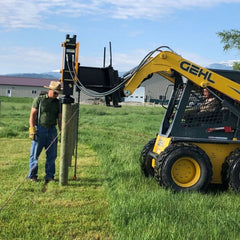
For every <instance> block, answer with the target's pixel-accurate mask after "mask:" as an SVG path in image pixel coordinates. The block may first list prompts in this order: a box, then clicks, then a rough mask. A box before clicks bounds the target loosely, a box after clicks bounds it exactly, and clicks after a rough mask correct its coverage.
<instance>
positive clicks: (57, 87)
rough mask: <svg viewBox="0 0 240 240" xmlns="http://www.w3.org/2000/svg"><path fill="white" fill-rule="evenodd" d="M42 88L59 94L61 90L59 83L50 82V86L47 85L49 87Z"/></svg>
mask: <svg viewBox="0 0 240 240" xmlns="http://www.w3.org/2000/svg"><path fill="white" fill-rule="evenodd" d="M44 88H48V89H51V90H52V91H54V92H57V93H59V94H61V93H62V88H61V83H60V82H56V81H51V82H50V84H49V87H47V86H44Z"/></svg>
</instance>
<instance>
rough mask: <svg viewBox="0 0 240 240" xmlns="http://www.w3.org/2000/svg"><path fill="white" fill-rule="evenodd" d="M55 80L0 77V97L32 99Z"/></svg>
mask: <svg viewBox="0 0 240 240" xmlns="http://www.w3.org/2000/svg"><path fill="white" fill-rule="evenodd" d="M53 80H55V81H56V79H44V78H27V77H13V76H0V96H7V97H30V98H34V97H36V96H38V95H39V94H40V92H41V91H46V90H47V89H46V88H44V87H43V86H49V83H50V81H53Z"/></svg>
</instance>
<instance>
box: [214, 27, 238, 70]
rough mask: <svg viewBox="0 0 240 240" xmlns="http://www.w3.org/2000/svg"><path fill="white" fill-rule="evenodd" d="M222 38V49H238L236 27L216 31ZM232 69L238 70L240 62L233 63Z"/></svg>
mask: <svg viewBox="0 0 240 240" xmlns="http://www.w3.org/2000/svg"><path fill="white" fill-rule="evenodd" d="M217 34H218V36H219V37H220V38H221V39H222V40H221V42H222V43H223V44H224V46H223V49H224V50H225V51H227V50H230V49H233V48H236V49H238V50H240V31H239V30H236V29H231V30H230V31H225V30H224V31H222V32H218V33H217ZM233 69H234V70H240V63H239V62H234V63H233Z"/></svg>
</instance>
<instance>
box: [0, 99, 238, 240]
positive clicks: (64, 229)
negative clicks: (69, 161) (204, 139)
mask: <svg viewBox="0 0 240 240" xmlns="http://www.w3.org/2000/svg"><path fill="white" fill-rule="evenodd" d="M0 100H1V98H0ZM9 106H13V107H15V110H14V111H15V113H16V114H19V116H21V121H18V118H15V117H14V115H15V114H14V113H12V112H11V111H10V110H9ZM30 106H31V102H28V101H26V100H25V99H24V101H23V102H21V99H20V100H18V101H17V102H14V101H13V100H12V99H11V102H10V101H8V99H6V98H4V99H3V101H2V108H1V112H0V136H1V138H0V146H1V152H0V189H1V191H0V205H2V204H4V202H5V201H6V199H7V198H8V197H9V195H10V194H11V193H12V192H13V191H14V189H15V188H16V186H17V185H18V184H19V183H20V182H21V181H22V179H23V178H24V177H25V176H26V174H27V168H28V155H29V148H30V142H29V140H28V139H27V136H28V127H26V128H22V130H20V131H15V129H19V128H21V126H25V125H26V126H27V125H28V116H29V108H30ZM163 112H164V110H163V109H161V108H159V107H133V106H131V107H127V106H124V107H122V108H107V107H105V106H86V105H81V106H80V123H79V148H78V153H79V155H78V172H77V177H78V181H73V180H72V177H73V168H72V167H71V168H69V184H68V186H64V187H62V186H59V184H58V182H56V183H50V184H49V185H48V187H47V188H46V189H45V188H44V184H43V176H44V172H43V169H44V153H42V155H41V158H40V161H39V165H40V166H39V174H40V181H39V182H37V183H31V182H28V181H24V183H23V185H22V186H21V188H20V189H19V190H18V191H17V192H16V194H15V195H14V196H13V198H12V199H11V200H10V201H9V202H8V204H7V205H6V206H5V208H4V209H3V210H2V211H1V212H0V239H107V240H108V239H113V240H115V239H116V240H117V239H119V240H120V239H121V240H122V239H124V240H125V239H126V240H127V239H129V240H132V239H133V240H135V239H136V240H139V239H141V240H144V239H146V240H151V239H152V240H156V239H161V240H162V239H163V240H164V239H166V240H168V239H174V240H175V239H180V240H181V239H182V240H186V239H191V240H192V239H199V240H200V239H201V240H202V239H216V240H219V239H220V240H221V239H222V240H226V239H233V240H235V239H240V223H239V217H238V215H239V210H240V207H239V195H237V194H234V193H233V192H230V191H225V192H222V191H216V190H214V191H211V190H209V191H208V192H207V193H204V194H203V193H178V194H174V193H172V192H171V191H169V190H165V189H163V188H160V187H159V186H158V185H157V183H156V182H155V180H154V179H152V178H145V177H144V176H143V175H142V174H141V171H140V167H139V162H138V159H139V154H140V152H141V150H142V148H143V146H144V145H145V144H146V143H147V142H148V141H149V140H151V139H153V138H154V137H155V135H156V133H157V132H158V129H159V127H160V124H161V120H162V116H163ZM9 115H11V116H12V117H9ZM10 121H11V126H9V124H7V123H8V122H10ZM7 129H8V130H7ZM10 129H12V131H15V134H16V135H15V136H11V134H10V136H8V135H7V133H8V131H10ZM1 132H5V133H4V134H3V135H2V133H1ZM58 168H59V160H57V168H56V170H57V174H58V173H59V169H58ZM56 176H57V178H58V175H56Z"/></svg>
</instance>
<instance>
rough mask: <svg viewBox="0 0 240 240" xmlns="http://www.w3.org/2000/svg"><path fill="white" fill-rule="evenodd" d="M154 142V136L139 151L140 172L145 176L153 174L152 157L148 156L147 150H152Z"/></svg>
mask: <svg viewBox="0 0 240 240" xmlns="http://www.w3.org/2000/svg"><path fill="white" fill-rule="evenodd" d="M155 142H156V138H154V139H152V140H151V141H149V142H148V143H147V144H146V145H145V146H144V147H143V150H142V152H141V155H140V158H139V161H140V167H141V170H142V173H143V174H144V176H145V177H149V176H151V177H153V176H154V169H153V167H152V157H151V156H149V152H151V151H152V150H153V147H154V144H155Z"/></svg>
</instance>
